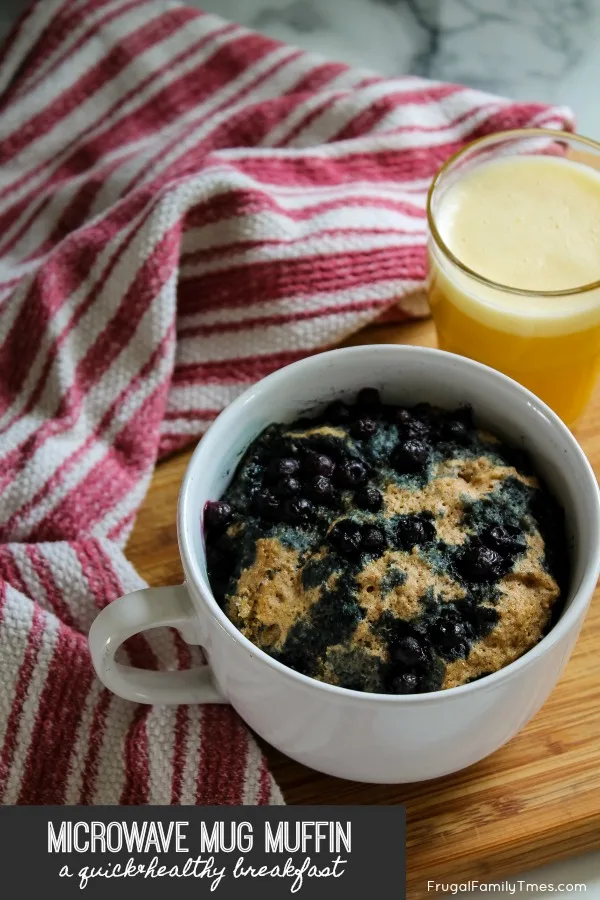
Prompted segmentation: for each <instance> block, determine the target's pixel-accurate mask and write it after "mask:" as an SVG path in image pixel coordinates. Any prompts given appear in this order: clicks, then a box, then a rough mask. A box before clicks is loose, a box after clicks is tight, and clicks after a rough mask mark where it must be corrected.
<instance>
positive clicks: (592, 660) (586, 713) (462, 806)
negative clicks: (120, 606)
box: [127, 322, 600, 900]
mask: <svg viewBox="0 0 600 900" xmlns="http://www.w3.org/2000/svg"><path fill="white" fill-rule="evenodd" d="M348 343H353V344H358V343H409V344H420V345H423V346H434V344H435V333H434V328H433V325H432V323H431V322H420V323H417V324H413V325H404V326H400V327H398V326H395V327H392V326H386V327H383V326H382V327H371V328H369V329H366V330H365V331H363V332H361V333H360V334H358V335H357V336H355V337H354V338H353V339H352V340H351V341H349V342H348ZM599 426H600V390H599V391H597V392H596V395H595V397H594V400H593V402H592V403H591V405H590V408H589V409H588V412H587V414H586V416H585V419H584V421H583V422H582V424H581V426H580V427H579V428H578V430H577V436H578V438H579V440H580V441H581V443H582V445H583V447H584V449H585V451H586V452H587V454H588V456H589V457H590V459H591V461H592V464H593V465H594V467H595V471H596V472H598V467H599V466H600V427H599ZM189 456H190V452H184V453H181V454H180V455H177V456H175V457H173V458H171V459H168V460H166V461H165V462H163V463H162V464H160V465H159V466H158V467H157V469H156V472H155V474H154V478H153V480H152V484H151V486H150V490H149V492H148V495H147V497H146V500H145V502H144V504H143V506H142V508H141V509H140V512H139V514H138V518H137V521H136V524H135V528H134V530H133V532H132V535H131V537H130V540H129V544H128V548H127V555H128V557H129V559H130V560H131V561H132V563H133V564H134V565H135V566H136V568H137V569H138V571H139V572H140V574H141V575H142V576H143V577H144V578H145V579H146V580H147V581H148V582H149V583H150V584H152V585H159V584H176V583H178V582H179V581H181V579H182V571H181V564H180V561H179V555H178V551H177V536H176V529H175V510H176V504H177V493H178V490H179V483H180V480H181V477H182V474H183V472H184V470H185V467H186V464H187V461H188V459H189ZM599 689H600V596H599V594H598V592H597V593H596V595H595V597H594V601H593V603H592V608H591V611H590V614H589V615H588V618H587V621H586V623H585V625H584V629H583V632H582V634H581V637H580V639H579V641H578V644H577V647H576V650H575V653H574V655H573V657H572V659H571V661H570V663H569V665H568V667H567V669H566V672H565V674H564V675H563V677H562V678H561V680H560V683H559V684H558V686H557V687H556V689H555V690H554V692H553V694H552V696H551V697H550V699H549V701H548V702H547V703H546V705H545V706H544V707H543V709H542V710H541V711H540V712H539V713H538V714H537V716H535V718H534V719H533V721H532V722H530V724H529V725H528V726H527V727H526V728H525V729H524V730H523V731H522V732H521V733H520V734H519V735H517V737H516V738H514V739H513V740H512V741H510V743H509V744H508V745H507V746H505V747H503V748H502V749H501V750H499V751H498V752H497V753H494V754H493V755H492V756H491V757H489V758H488V759H485V760H483V761H482V762H480V763H478V764H477V765H475V766H472V767H471V768H469V769H466V770H465V771H463V772H461V773H458V774H457V775H452V776H447V777H445V778H441V779H437V780H435V781H431V782H423V783H420V784H416V785H408V786H402V785H397V786H390V785H382V786H377V785H365V784H356V783H353V782H348V781H342V780H339V779H335V778H330V777H328V776H325V775H320V774H318V773H316V772H314V771H312V770H310V769H307V768H305V767H304V766H301V765H299V764H297V763H295V762H293V761H292V760H290V759H288V758H286V757H284V756H282V755H281V754H280V753H278V752H277V751H275V750H273V748H271V747H268V746H265V751H266V753H267V755H268V757H269V760H270V762H271V767H272V771H273V773H274V775H275V777H276V779H277V781H278V782H279V784H280V786H281V788H282V790H283V793H284V796H285V798H286V800H287V802H288V803H291V804H308V803H313V804H325V803H341V804H350V803H358V804H398V803H406V806H407V817H408V856H407V865H408V896H409V897H410V898H411V900H412V898H420V897H424V896H426V895H427V881H428V879H432V880H434V881H443V882H448V881H461V880H468V879H479V880H480V881H486V880H498V879H500V878H502V877H504V876H506V875H509V874H515V873H517V872H520V871H523V870H525V869H528V868H531V867H533V866H535V865H538V864H540V863H543V862H547V861H550V860H554V859H559V858H563V857H566V856H569V855H571V854H574V853H579V852H582V851H584V850H588V849H591V848H597V847H600V696H599V694H600V690H599Z"/></svg>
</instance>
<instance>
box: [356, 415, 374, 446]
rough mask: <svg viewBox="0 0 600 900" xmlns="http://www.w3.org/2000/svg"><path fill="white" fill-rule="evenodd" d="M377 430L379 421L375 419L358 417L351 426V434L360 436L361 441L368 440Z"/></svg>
mask: <svg viewBox="0 0 600 900" xmlns="http://www.w3.org/2000/svg"><path fill="white" fill-rule="evenodd" d="M376 431H377V422H376V421H375V420H374V419H368V418H366V417H365V418H362V419H357V420H356V422H353V423H352V425H351V426H350V434H351V435H352V437H355V438H358V440H360V441H366V440H367V439H368V438H370V437H372V436H373V435H374V434H375V432H376Z"/></svg>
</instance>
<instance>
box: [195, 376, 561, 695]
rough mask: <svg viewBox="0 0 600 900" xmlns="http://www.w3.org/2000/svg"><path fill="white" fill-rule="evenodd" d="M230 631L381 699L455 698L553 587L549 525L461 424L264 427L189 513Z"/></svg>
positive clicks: (513, 639)
mask: <svg viewBox="0 0 600 900" xmlns="http://www.w3.org/2000/svg"><path fill="white" fill-rule="evenodd" d="M204 521H205V529H206V545H207V557H208V573H209V578H210V581H211V585H212V588H213V591H214V594H215V597H216V599H217V601H218V603H219V604H220V605H221V606H222V608H223V610H224V611H225V613H226V614H227V616H228V617H229V618H230V619H231V621H232V622H233V623H234V624H235V626H236V627H237V628H238V629H239V630H240V631H241V632H242V633H243V634H244V635H245V636H246V637H247V638H249V640H251V641H252V642H253V643H254V644H256V646H258V647H260V648H261V649H262V650H264V651H265V652H266V653H268V654H270V655H271V656H272V657H273V658H275V659H277V660H279V661H280V662H282V663H284V664H285V665H287V666H290V667H291V668H292V669H295V670H296V671H297V672H302V673H303V674H305V675H309V676H311V677H312V678H316V679H319V680H321V681H326V682H329V683H331V684H336V685H339V686H341V687H345V688H352V689H354V690H361V691H372V692H379V693H391V694H412V693H418V692H423V691H435V690H440V689H444V688H451V687H456V686H457V685H461V684H466V683H468V682H470V681H473V680H474V679H477V678H481V677H483V676H484V675H487V674H489V673H491V672H495V671H496V670H497V669H500V668H502V667H503V666H506V665H507V664H508V663H511V662H512V661H513V660H515V659H517V658H518V657H520V656H521V655H522V654H523V653H526V652H527V650H530V649H531V648H532V647H533V646H534V645H535V644H536V643H537V642H538V641H539V640H540V639H541V638H542V637H543V636H544V634H546V632H547V631H548V629H549V628H550V627H551V625H552V623H553V622H554V620H555V618H556V616H557V615H558V613H559V611H560V608H561V599H562V597H563V596H564V592H565V589H566V581H567V559H566V549H565V547H566V541H565V532H564V525H563V516H562V512H561V510H560V508H559V507H558V505H557V504H556V502H555V501H554V499H553V497H552V495H551V494H550V493H549V492H548V490H547V488H546V487H545V486H544V485H543V484H542V482H541V481H540V479H539V478H538V477H537V476H536V474H535V472H534V471H533V469H532V466H531V463H530V460H529V459H528V457H527V456H526V454H524V453H523V452H522V451H520V450H517V449H516V448H514V447H512V446H507V445H505V444H504V443H502V442H501V441H500V440H498V438H497V437H495V436H494V435H492V434H490V433H488V432H485V431H482V430H479V429H478V428H476V426H475V425H474V423H473V421H472V418H471V413H470V410H469V409H468V408H461V409H455V410H452V411H448V410H442V409H438V408H435V407H431V406H428V405H425V404H421V405H419V406H415V407H413V408H410V409H409V408H405V407H397V406H386V405H384V404H383V403H382V402H381V398H380V396H379V393H378V392H377V390H375V389H373V388H365V389H364V390H362V391H360V392H359V394H358V396H357V398H356V401H355V402H354V403H353V404H346V403H344V402H341V401H336V402H335V403H332V404H331V405H330V406H329V407H328V408H327V409H326V410H325V411H324V412H323V414H322V415H321V416H319V417H318V418H314V419H299V420H298V421H297V422H295V423H293V424H291V425H281V424H274V425H271V426H269V427H268V428H266V429H265V430H264V431H263V432H262V434H260V435H259V437H258V438H257V439H256V440H255V441H254V442H253V443H252V445H251V446H250V447H249V449H248V451H247V453H246V454H245V456H244V459H243V460H242V461H241V463H240V465H239V466H238V468H237V471H236V473H235V476H234V478H233V481H232V483H231V485H230V487H229V488H228V490H227V492H226V494H225V496H224V497H223V498H222V500H219V501H214V502H210V503H208V504H207V506H206V510H205V520H204Z"/></svg>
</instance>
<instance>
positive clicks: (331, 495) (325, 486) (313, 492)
mask: <svg viewBox="0 0 600 900" xmlns="http://www.w3.org/2000/svg"><path fill="white" fill-rule="evenodd" d="M306 490H307V492H308V495H309V496H310V497H311V499H312V500H314V501H315V503H323V504H324V505H325V506H331V505H332V504H333V503H334V501H335V492H334V490H333V485H332V483H331V481H330V480H329V478H326V477H325V475H316V476H315V478H311V480H310V481H309V482H308V484H307V485H306Z"/></svg>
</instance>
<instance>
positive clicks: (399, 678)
mask: <svg viewBox="0 0 600 900" xmlns="http://www.w3.org/2000/svg"><path fill="white" fill-rule="evenodd" d="M390 687H391V689H392V693H394V694H416V693H418V691H419V678H418V677H417V675H415V674H414V673H413V672H402V673H401V674H400V675H396V676H395V677H394V678H393V679H392V683H391V685H390Z"/></svg>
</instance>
